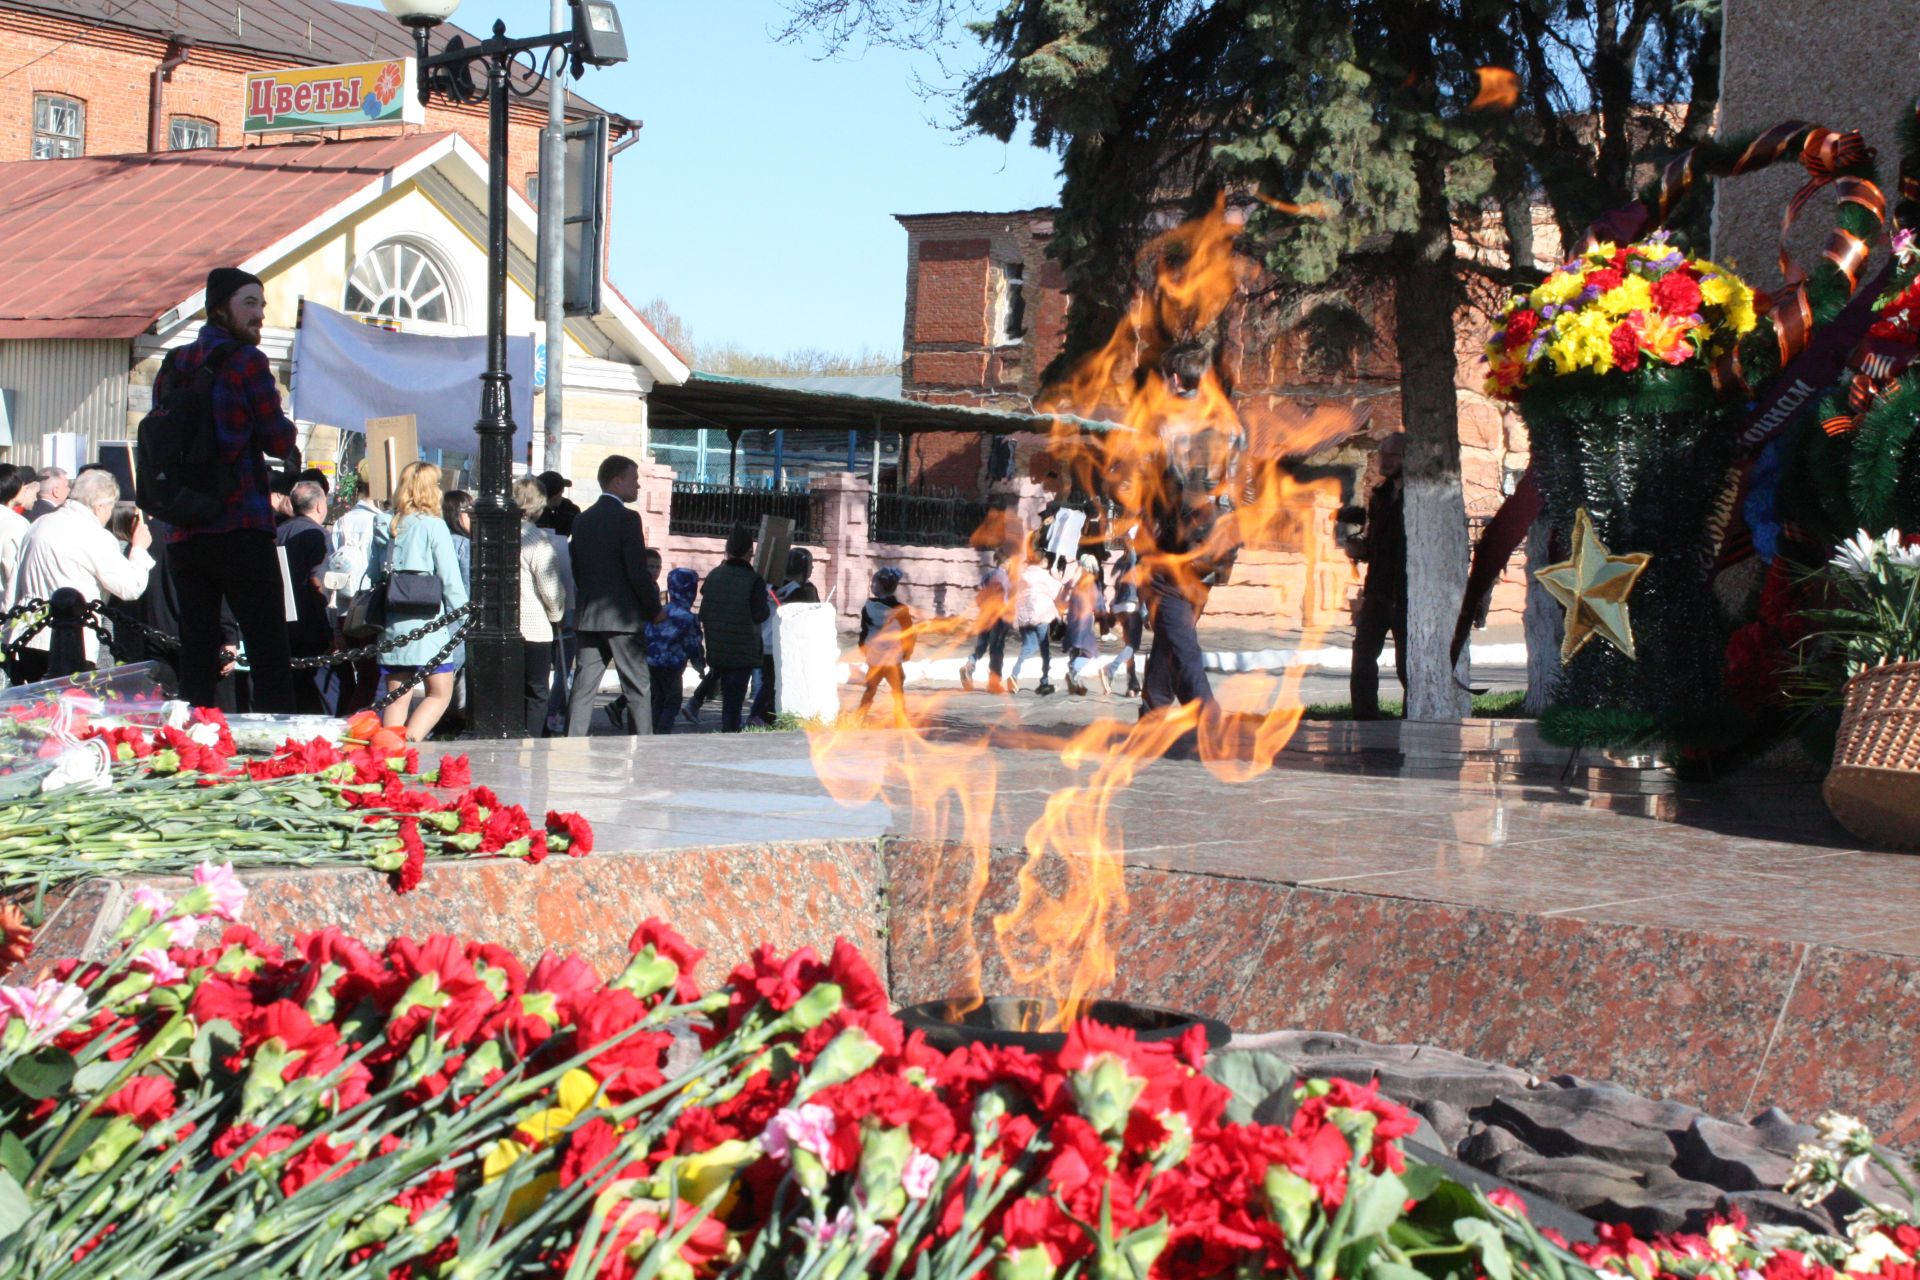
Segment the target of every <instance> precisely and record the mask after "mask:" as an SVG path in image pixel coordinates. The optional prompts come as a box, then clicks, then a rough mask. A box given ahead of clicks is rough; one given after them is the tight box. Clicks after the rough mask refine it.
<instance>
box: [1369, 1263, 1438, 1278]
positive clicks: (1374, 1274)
mask: <svg viewBox="0 0 1920 1280" xmlns="http://www.w3.org/2000/svg"><path fill="white" fill-rule="evenodd" d="M1367 1280H1429V1277H1428V1276H1427V1273H1426V1272H1424V1271H1420V1270H1417V1269H1415V1268H1413V1267H1409V1266H1407V1265H1406V1264H1405V1263H1402V1262H1389V1261H1387V1260H1386V1259H1385V1258H1375V1259H1374V1260H1373V1265H1372V1266H1370V1267H1368V1268H1367Z"/></svg>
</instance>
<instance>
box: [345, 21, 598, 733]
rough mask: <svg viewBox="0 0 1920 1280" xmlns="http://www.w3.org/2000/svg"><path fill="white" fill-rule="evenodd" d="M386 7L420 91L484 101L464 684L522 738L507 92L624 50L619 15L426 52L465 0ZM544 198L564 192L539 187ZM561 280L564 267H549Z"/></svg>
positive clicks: (493, 728) (492, 725) (425, 96)
mask: <svg viewBox="0 0 1920 1280" xmlns="http://www.w3.org/2000/svg"><path fill="white" fill-rule="evenodd" d="M381 2H382V3H383V4H385V5H386V7H387V11H388V12H389V13H391V14H392V15H393V16H394V17H395V18H397V19H399V20H400V22H401V23H402V24H403V25H405V26H407V27H409V28H411V29H412V31H413V40H414V48H415V50H416V52H417V58H418V70H419V77H420V83H419V94H420V101H421V102H422V103H423V104H424V103H426V102H427V101H428V100H430V99H431V98H432V96H433V94H434V93H435V92H438V93H441V94H443V95H445V96H446V97H448V98H450V99H452V100H453V101H455V102H475V101H478V100H479V99H480V97H481V96H482V95H483V94H484V95H485V97H486V101H487V371H486V372H485V373H484V374H482V375H481V376H480V384H481V385H480V420H479V421H478V422H477V423H476V424H475V425H474V430H475V432H476V433H477V434H478V436H479V438H480V450H479V452H480V466H479V475H478V477H477V480H478V483H477V486H476V487H477V488H478V489H479V492H478V494H476V495H475V498H474V504H473V566H472V567H473V606H474V612H473V617H472V621H471V624H470V626H469V627H468V630H467V672H468V678H467V694H468V698H469V702H470V706H471V715H470V719H469V724H470V730H469V731H470V732H471V734H472V735H473V736H475V737H480V738H518V737H522V736H524V734H525V732H526V728H525V725H526V720H525V709H524V708H525V700H524V698H523V695H522V692H521V691H522V690H523V689H524V688H525V668H524V665H523V651H522V648H521V645H522V640H521V635H520V511H519V508H518V507H517V506H515V505H514V502H513V496H512V493H511V491H510V488H509V486H510V485H511V483H512V480H513V402H512V398H511V397H510V396H509V394H508V384H509V383H510V382H511V381H512V378H511V375H509V374H508V373H507V104H508V100H509V99H508V95H509V94H510V93H511V94H514V95H516V96H521V97H525V96H528V95H530V94H531V93H533V92H534V90H535V89H536V88H538V86H539V84H540V82H541V81H542V80H544V79H545V78H546V77H547V76H548V75H550V74H554V73H555V72H558V73H560V74H564V72H565V68H566V64H567V62H569V61H570V62H571V64H572V70H573V73H574V74H575V75H578V74H580V69H581V67H582V66H583V65H585V64H588V63H592V64H593V65H596V66H607V65H610V64H612V63H614V62H621V61H624V60H625V59H626V45H625V42H624V40H623V39H622V37H621V32H620V18H619V15H618V13H617V12H616V11H615V10H614V7H613V5H612V4H611V3H608V0H570V2H571V3H572V5H573V29H572V30H571V31H556V32H550V33H548V34H546V35H541V36H531V37H528V38H526V39H520V40H509V39H508V38H507V27H506V24H505V23H504V22H495V23H494V24H493V34H492V36H491V37H489V38H488V39H486V40H482V41H481V42H479V43H478V44H475V45H468V44H466V43H465V42H464V41H462V40H461V39H460V38H459V37H458V36H455V37H454V38H453V39H452V40H450V41H448V43H447V46H446V48H445V49H444V50H442V51H441V52H440V53H437V54H432V55H429V54H428V52H427V33H428V32H429V31H431V30H432V29H433V28H434V27H436V26H439V25H440V24H441V23H442V22H445V21H446V20H447V19H448V18H450V17H452V16H453V11H454V9H456V8H457V7H458V6H459V3H460V0H381ZM555 50H561V51H564V52H565V54H566V55H567V57H566V59H565V60H563V61H562V63H561V65H560V66H559V67H558V68H549V69H546V70H543V69H542V68H541V67H540V65H539V64H538V63H537V62H536V63H535V64H534V65H533V67H532V68H531V71H532V75H533V82H532V84H531V85H529V86H528V87H527V88H525V89H522V88H519V87H516V86H515V85H514V84H513V80H512V73H513V68H514V65H515V63H516V62H517V61H518V60H519V59H520V58H521V57H522V56H523V55H525V56H536V55H539V54H543V53H544V54H547V55H549V56H551V54H552V53H553V51H555ZM476 68H477V69H478V70H479V71H481V72H482V73H483V74H484V75H485V76H486V86H485V88H484V89H480V88H476V86H475V85H474V82H473V78H474V71H475V70H476ZM540 196H541V199H543V200H557V199H561V198H562V193H561V192H559V191H552V192H549V191H545V190H543V191H541V193H540ZM554 280H555V284H554V286H553V287H556V288H557V287H559V284H558V281H559V273H558V272H557V271H556V272H555V273H554Z"/></svg>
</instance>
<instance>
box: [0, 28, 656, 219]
mask: <svg viewBox="0 0 1920 1280" xmlns="http://www.w3.org/2000/svg"><path fill="white" fill-rule="evenodd" d="M543 14H544V11H543ZM456 35H457V36H460V37H461V38H462V39H464V40H465V41H466V42H467V43H469V44H472V43H474V41H475V37H474V36H473V35H471V34H470V33H467V32H463V31H461V30H460V29H459V28H458V27H455V26H453V25H451V24H443V25H442V26H440V27H438V28H436V29H435V30H434V31H433V33H432V37H431V43H432V46H433V48H434V49H435V50H438V49H439V48H440V47H442V46H444V45H445V43H446V42H447V41H448V40H449V39H451V38H452V37H454V36H456ZM0 50H4V51H3V52H0V163H3V162H5V161H9V160H28V159H43V158H54V157H62V156H81V155H88V156H99V155H124V154H127V153H129V152H136V151H165V150H179V149H185V148H190V147H206V146H228V147H231V146H238V145H240V144H241V143H242V142H253V143H256V144H260V145H272V144H274V143H281V142H312V141H315V140H316V139H317V138H318V137H322V136H329V134H330V135H332V136H338V135H340V134H341V133H342V132H343V131H341V130H331V131H328V133H326V134H319V133H302V134H281V135H274V136H272V137H271V138H256V139H247V138H245V137H243V135H242V133H241V117H242V115H243V113H244V107H245V84H246V78H247V73H248V72H253V71H268V70H274V69H277V68H284V67H297V66H321V65H327V64H332V63H352V62H366V61H370V60H376V59H383V58H396V57H407V56H411V55H412V53H413V51H414V50H413V37H412V33H410V32H409V31H407V30H406V29H405V28H403V27H402V26H400V24H399V23H397V22H395V21H394V20H393V19H392V18H391V17H389V16H388V15H387V12H386V10H384V9H377V8H366V7H363V6H360V5H352V4H343V3H340V2H339V0H0ZM408 91H411V86H409V87H408ZM509 110H510V113H511V119H510V123H509V126H508V130H507V134H508V140H507V141H508V148H507V149H508V157H509V158H508V173H509V180H510V181H511V182H512V184H513V185H514V187H515V188H516V189H517V190H519V191H520V192H521V194H523V195H525V196H527V197H528V198H529V199H532V198H533V197H534V196H535V195H536V194H537V192H536V191H535V190H534V188H535V186H536V185H537V184H536V176H537V171H538V169H539V153H540V144H539V132H540V130H541V129H543V128H544V127H545V126H546V119H547V100H546V94H545V90H544V89H542V90H540V91H538V92H535V93H534V94H533V95H532V96H531V97H528V98H524V99H523V98H515V99H513V100H512V102H511V104H510V107H509ZM589 114H592V115H606V114H608V113H607V112H604V111H602V110H601V109H600V108H598V107H595V106H593V105H592V104H591V103H589V102H586V101H585V100H583V99H581V98H578V97H573V98H571V99H570V100H569V103H568V115H569V117H572V118H581V117H584V116H586V115H589ZM610 118H611V122H612V133H613V136H614V137H615V138H616V139H617V138H620V137H622V136H625V135H628V134H631V133H632V132H633V131H634V130H635V129H637V128H638V125H637V124H636V122H634V121H631V120H627V119H625V118H624V117H621V116H618V115H614V116H611V117H610ZM402 131H412V132H429V133H440V132H452V133H458V134H460V135H461V136H463V137H464V138H465V139H466V140H467V142H468V143H469V144H470V145H471V146H472V147H473V149H474V150H475V151H477V152H479V153H480V154H481V155H485V154H486V152H487V109H486V104H485V103H484V102H481V103H476V104H470V105H464V106H456V105H450V104H448V103H447V102H446V101H445V100H444V99H441V98H438V97H436V99H435V100H434V102H432V103H431V104H429V105H428V106H427V108H426V123H425V125H424V126H406V125H396V126H390V127H380V126H368V127H361V128H356V129H353V130H351V131H350V133H351V136H353V137H356V138H364V137H369V136H380V135H382V134H393V133H400V132H402Z"/></svg>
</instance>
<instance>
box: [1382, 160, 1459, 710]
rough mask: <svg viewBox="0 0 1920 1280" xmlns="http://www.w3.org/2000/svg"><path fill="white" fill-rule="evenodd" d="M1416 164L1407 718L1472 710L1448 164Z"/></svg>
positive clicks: (1409, 249) (1406, 365)
mask: <svg viewBox="0 0 1920 1280" xmlns="http://www.w3.org/2000/svg"><path fill="white" fill-rule="evenodd" d="M1415 166H1416V174H1417V178H1418V182H1419V200H1420V226H1419V229H1418V230H1417V231H1415V232H1414V233H1412V234H1410V235H1406V236H1403V237H1402V238H1401V245H1400V253H1399V254H1398V255H1397V256H1398V257H1399V260H1400V266H1399V270H1398V272H1397V273H1396V275H1397V279H1396V281H1395V294H1394V307H1393V310H1394V339H1395V342H1396V343H1397V345H1398V347H1399V356H1400V411H1401V418H1402V421H1403V422H1404V423H1405V424H1406V433H1407V452H1406V462H1405V467H1404V475H1405V477H1406V480H1405V483H1406V518H1407V719H1409V720H1457V719H1460V718H1462V717H1464V716H1465V715H1466V714H1467V713H1468V712H1469V711H1470V710H1471V709H1472V706H1471V702H1472V700H1471V698H1470V697H1469V695H1468V693H1467V691H1466V688H1465V681H1466V677H1467V655H1466V653H1465V652H1464V651H1463V652H1462V653H1461V655H1460V668H1459V672H1458V679H1456V678H1455V677H1456V673H1455V671H1454V668H1453V667H1452V665H1451V664H1450V663H1448V661H1447V650H1448V648H1449V646H1450V645H1451V642H1452V640H1453V624H1454V619H1455V618H1456V617H1457V616H1458V615H1459V612H1460V601H1461V599H1462V598H1463V597H1464V596H1465V595H1466V589H1467V508H1466V499H1465V496H1464V495H1463V493H1462V492H1461V488H1460V414H1459V403H1458V401H1457V400H1456V399H1455V393H1454V381H1455V369H1454V334H1453V318H1454V309H1455V306H1456V304H1457V302H1458V288H1457V282H1456V280H1455V277H1454V253H1453V225H1452V220H1451V218H1450V217H1449V209H1448V206H1447V198H1446V193H1445V190H1444V186H1443V184H1444V181H1445V177H1446V168H1445V163H1444V161H1443V160H1442V159H1440V158H1439V157H1437V156H1434V155H1432V154H1431V153H1430V152H1425V151H1424V150H1423V152H1422V154H1421V155H1420V156H1419V158H1417V159H1416V162H1415Z"/></svg>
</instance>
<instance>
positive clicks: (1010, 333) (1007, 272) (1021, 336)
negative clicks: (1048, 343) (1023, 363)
mask: <svg viewBox="0 0 1920 1280" xmlns="http://www.w3.org/2000/svg"><path fill="white" fill-rule="evenodd" d="M1026 275H1027V264H1026V263H1024V262H1020V261H1012V262H1008V261H995V262H994V264H993V345H994V346H996V347H1017V346H1019V345H1020V344H1021V343H1023V342H1025V341H1026V340H1027V325H1026V316H1027V310H1026V301H1027V296H1026V287H1027V279H1026ZM1016 314H1017V315H1018V316H1019V318H1020V328H1019V329H1018V330H1017V331H1016V330H1014V329H1013V328H1012V325H1013V320H1014V317H1015V315H1016Z"/></svg>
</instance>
